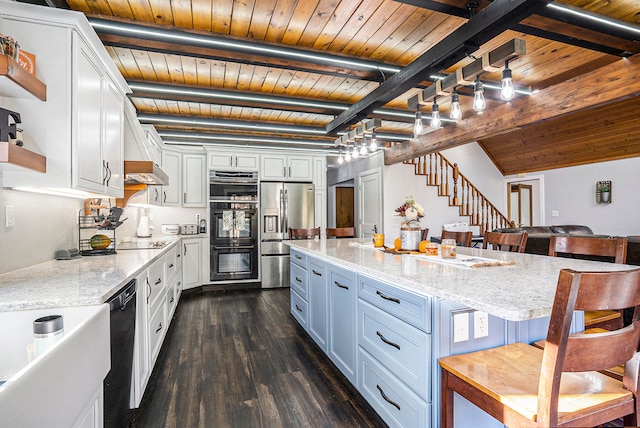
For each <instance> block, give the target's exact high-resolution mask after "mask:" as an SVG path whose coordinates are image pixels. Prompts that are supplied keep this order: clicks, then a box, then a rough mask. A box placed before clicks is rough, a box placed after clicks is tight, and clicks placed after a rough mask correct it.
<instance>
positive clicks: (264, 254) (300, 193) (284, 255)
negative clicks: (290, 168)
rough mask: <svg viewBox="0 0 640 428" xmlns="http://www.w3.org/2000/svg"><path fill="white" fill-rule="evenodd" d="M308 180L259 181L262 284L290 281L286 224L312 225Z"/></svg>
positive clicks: (312, 200)
mask: <svg viewBox="0 0 640 428" xmlns="http://www.w3.org/2000/svg"><path fill="white" fill-rule="evenodd" d="M314 206H315V188H314V186H313V184H311V183H281V182H274V183H268V182H262V183H260V223H261V224H260V252H261V255H260V267H261V272H262V275H261V276H262V288H275V287H286V286H288V285H289V246H287V245H285V244H284V243H283V241H284V240H286V239H289V228H290V227H291V228H293V229H307V228H312V227H315V210H314Z"/></svg>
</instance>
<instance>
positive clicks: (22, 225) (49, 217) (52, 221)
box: [0, 177, 83, 273]
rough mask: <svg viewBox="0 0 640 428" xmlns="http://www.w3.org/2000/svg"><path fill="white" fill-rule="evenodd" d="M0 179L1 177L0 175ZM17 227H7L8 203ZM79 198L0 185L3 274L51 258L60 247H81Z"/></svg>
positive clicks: (80, 203) (0, 253)
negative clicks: (79, 240) (16, 189)
mask: <svg viewBox="0 0 640 428" xmlns="http://www.w3.org/2000/svg"><path fill="white" fill-rule="evenodd" d="M0 178H1V177H0ZM7 205H11V206H13V207H14V215H15V226H13V227H10V228H7V227H5V206H7ZM82 207H83V201H82V200H80V199H72V198H64V197H59V196H49V195H40V194H36V193H27V192H19V191H15V190H7V189H3V188H0V273H5V272H9V271H12V270H16V269H20V268H23V267H27V266H31V265H34V264H38V263H42V262H45V261H48V260H52V259H53V258H54V256H55V252H56V251H57V250H62V249H67V248H78V226H77V223H78V221H77V215H78V212H79V211H80V210H81V209H82Z"/></svg>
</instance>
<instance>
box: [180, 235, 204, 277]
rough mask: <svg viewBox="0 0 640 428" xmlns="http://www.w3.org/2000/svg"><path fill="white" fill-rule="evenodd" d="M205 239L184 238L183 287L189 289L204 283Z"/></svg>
mask: <svg viewBox="0 0 640 428" xmlns="http://www.w3.org/2000/svg"><path fill="white" fill-rule="evenodd" d="M202 253H203V239H202V238H183V239H182V288H183V289H185V290H186V289H189V288H194V287H198V286H200V285H202V283H203V280H202V276H203V257H202Z"/></svg>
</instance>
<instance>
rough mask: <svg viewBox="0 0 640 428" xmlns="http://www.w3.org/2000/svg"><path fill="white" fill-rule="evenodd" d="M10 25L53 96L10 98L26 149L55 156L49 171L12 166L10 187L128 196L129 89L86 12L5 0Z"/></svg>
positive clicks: (6, 180) (5, 23)
mask: <svg viewBox="0 0 640 428" xmlns="http://www.w3.org/2000/svg"><path fill="white" fill-rule="evenodd" d="M0 17H1V19H2V31H3V33H5V34H10V35H11V36H12V37H13V38H15V39H16V40H19V41H20V45H21V47H23V48H24V49H26V50H28V51H30V52H33V53H35V54H36V55H37V58H38V67H37V77H38V79H40V80H41V81H43V82H44V83H45V84H46V85H47V100H46V101H45V102H43V101H40V100H37V99H34V98H33V97H30V98H6V97H5V98H3V99H2V106H3V108H7V109H9V110H13V111H17V112H19V113H20V114H21V118H22V124H21V127H22V128H23V130H24V131H23V139H24V144H25V148H27V149H29V150H32V151H34V152H36V153H40V154H42V155H44V156H46V158H47V172H46V174H42V173H37V172H31V171H28V170H24V171H22V170H15V171H14V170H10V171H5V172H4V177H3V183H2V184H3V186H8V187H12V186H31V187H41V188H62V189H75V190H82V191H87V192H92V193H98V194H103V195H108V196H114V197H122V196H123V180H124V177H123V162H122V161H123V123H124V112H123V103H124V94H125V93H126V92H128V91H129V88H128V86H127V83H126V82H125V80H124V79H123V78H122V76H121V75H120V73H119V71H118V70H117V68H116V67H115V65H114V64H113V61H112V60H111V58H110V57H109V55H108V54H107V52H106V50H105V48H104V47H103V45H102V43H101V42H100V40H99V39H98V37H97V35H96V34H95V32H94V30H93V29H92V28H91V26H90V25H89V23H88V21H87V19H86V18H85V16H84V14H82V13H78V12H71V11H67V10H59V9H52V8H43V7H40V6H33V5H29V4H24V3H18V2H3V4H2V10H1V11H0Z"/></svg>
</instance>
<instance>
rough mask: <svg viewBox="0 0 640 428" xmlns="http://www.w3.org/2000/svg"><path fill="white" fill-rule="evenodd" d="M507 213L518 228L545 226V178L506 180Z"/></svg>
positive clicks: (539, 176)
mask: <svg viewBox="0 0 640 428" xmlns="http://www.w3.org/2000/svg"><path fill="white" fill-rule="evenodd" d="M505 189H506V198H505V200H506V205H507V207H506V212H507V216H508V217H509V220H510V221H513V222H514V223H515V224H516V226H518V225H522V226H544V225H545V224H546V223H545V215H544V176H542V175H536V176H529V177H514V178H508V179H505Z"/></svg>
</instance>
